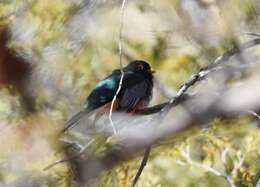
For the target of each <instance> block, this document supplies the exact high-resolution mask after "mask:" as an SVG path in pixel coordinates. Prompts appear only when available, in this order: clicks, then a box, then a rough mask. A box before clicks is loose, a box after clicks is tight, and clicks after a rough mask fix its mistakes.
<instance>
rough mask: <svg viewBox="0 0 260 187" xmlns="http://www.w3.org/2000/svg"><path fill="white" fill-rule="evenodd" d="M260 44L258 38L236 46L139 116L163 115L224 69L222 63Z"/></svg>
mask: <svg viewBox="0 0 260 187" xmlns="http://www.w3.org/2000/svg"><path fill="white" fill-rule="evenodd" d="M259 44H260V38H256V39H253V40H250V41H248V42H245V43H243V44H241V45H240V46H239V47H237V46H235V47H233V48H232V49H230V50H229V51H227V52H225V53H224V54H223V55H222V56H219V57H218V58H217V59H216V60H215V61H214V62H213V63H211V64H209V65H208V66H206V67H204V68H201V69H200V71H199V72H198V73H196V74H195V75H193V76H191V78H190V79H189V80H188V81H187V82H186V83H184V84H183V85H182V86H181V87H180V89H179V91H178V92H177V94H176V95H175V96H174V97H173V98H172V99H170V100H169V101H168V102H166V103H163V104H160V105H156V106H154V107H150V108H146V109H144V110H142V111H139V112H138V114H142V115H149V114H154V113H157V112H160V113H161V114H162V113H164V112H165V114H167V112H168V111H169V110H170V109H171V108H172V107H173V106H175V105H176V104H178V103H179V102H180V101H182V100H183V98H182V97H183V95H184V94H185V93H186V91H187V90H188V89H189V88H190V87H191V86H193V85H195V84H196V83H197V82H199V81H201V80H202V79H204V78H206V77H207V76H208V75H209V74H210V73H212V72H215V71H217V70H219V69H222V67H220V66H219V65H221V64H222V63H224V62H226V61H228V60H229V59H230V58H231V57H232V56H234V55H236V54H237V53H239V52H240V51H241V50H245V49H249V48H252V47H254V46H256V45H259ZM181 98H182V99H181Z"/></svg>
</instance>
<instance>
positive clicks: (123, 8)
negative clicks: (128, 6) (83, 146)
mask: <svg viewBox="0 0 260 187" xmlns="http://www.w3.org/2000/svg"><path fill="white" fill-rule="evenodd" d="M125 2H126V0H123V1H122V4H121V14H120V28H119V41H118V48H119V63H120V71H121V77H120V81H119V85H118V88H117V91H116V94H115V95H114V97H113V100H112V103H111V107H110V110H109V121H110V124H111V126H112V128H113V132H114V134H117V131H116V129H115V125H114V122H113V120H112V114H113V108H114V104H115V101H116V98H117V96H118V94H119V92H120V90H121V88H122V83H123V79H124V70H123V63H122V38H123V26H124V22H123V19H124V10H125Z"/></svg>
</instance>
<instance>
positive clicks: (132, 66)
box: [125, 60, 155, 74]
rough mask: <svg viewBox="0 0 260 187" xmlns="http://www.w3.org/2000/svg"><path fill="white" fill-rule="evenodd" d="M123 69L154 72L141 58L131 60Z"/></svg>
mask: <svg viewBox="0 0 260 187" xmlns="http://www.w3.org/2000/svg"><path fill="white" fill-rule="evenodd" d="M125 69H126V70H127V71H133V72H147V73H151V74H153V73H155V71H154V70H152V69H151V66H150V65H149V64H148V63H147V62H145V61H143V60H134V61H131V62H130V63H129V64H128V65H127V66H126V67H125Z"/></svg>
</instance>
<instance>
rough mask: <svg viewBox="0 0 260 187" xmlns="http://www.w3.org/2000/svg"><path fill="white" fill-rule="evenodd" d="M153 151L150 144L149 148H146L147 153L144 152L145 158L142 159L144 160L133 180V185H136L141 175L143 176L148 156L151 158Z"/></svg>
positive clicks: (132, 186)
mask: <svg viewBox="0 0 260 187" xmlns="http://www.w3.org/2000/svg"><path fill="white" fill-rule="evenodd" d="M150 152H151V146H149V147H148V148H146V150H145V153H144V156H143V159H142V162H141V165H140V167H139V169H138V171H137V173H136V175H135V178H134V180H133V183H132V185H131V187H134V186H135V185H136V183H137V181H138V179H139V177H140V176H141V174H142V172H143V169H144V167H145V166H146V163H147V161H148V158H149V154H150Z"/></svg>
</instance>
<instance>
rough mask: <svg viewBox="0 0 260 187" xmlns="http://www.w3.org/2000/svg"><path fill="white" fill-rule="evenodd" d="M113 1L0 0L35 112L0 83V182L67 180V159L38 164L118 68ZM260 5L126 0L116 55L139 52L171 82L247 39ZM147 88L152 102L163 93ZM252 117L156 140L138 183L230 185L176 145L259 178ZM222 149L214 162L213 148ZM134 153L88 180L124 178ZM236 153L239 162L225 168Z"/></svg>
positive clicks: (240, 182)
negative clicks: (27, 71) (24, 64)
mask: <svg viewBox="0 0 260 187" xmlns="http://www.w3.org/2000/svg"><path fill="white" fill-rule="evenodd" d="M119 7H120V1H116V0H112V1H108V0H107V1H106V0H105V1H102V0H95V1H94V0H89V1H86V0H85V1H84V0H55V1H52V0H14V1H13V0H12V1H11V0H1V2H0V25H3V26H8V28H9V29H10V32H11V34H12V37H11V39H10V41H9V42H8V47H9V48H11V49H14V50H15V51H16V52H17V54H19V55H20V56H22V57H23V58H25V59H27V60H28V62H30V65H31V66H32V67H33V72H32V75H31V76H32V77H31V82H30V83H28V84H30V85H31V87H32V88H31V89H30V90H31V92H32V93H33V95H34V98H35V100H36V107H37V113H36V114H33V117H25V116H24V115H22V114H23V108H22V106H21V104H20V101H19V97H18V95H17V94H16V93H15V92H13V91H12V86H5V87H4V88H2V86H1V90H0V95H1V97H0V119H1V121H0V126H1V136H0V142H1V145H0V153H1V154H0V163H1V164H0V186H12V187H13V186H70V185H71V184H70V181H71V174H70V170H69V165H68V164H64V163H63V164H59V165H57V166H55V167H53V168H51V169H49V170H43V168H44V167H46V166H47V165H49V164H51V163H53V162H55V161H57V160H59V159H62V158H63V157H64V155H63V154H62V151H61V145H59V143H57V142H58V141H57V132H58V131H59V129H60V128H61V127H62V125H63V122H64V121H65V120H66V119H67V118H68V116H70V115H71V113H74V112H75V111H77V109H78V108H80V107H81V105H82V104H83V103H84V100H85V97H86V95H87V94H88V93H89V91H90V89H91V88H93V86H94V85H95V84H96V82H97V81H98V80H100V79H102V78H104V76H106V74H107V73H108V72H110V71H111V70H113V69H115V68H118V67H119V64H118V62H119V55H118V32H119V25H120V8H119ZM259 13H260V3H259V0H197V1H195V0H182V1H181V0H163V1H156V0H148V1H137V0H136V1H131V2H130V1H129V2H127V5H126V9H125V17H124V22H123V24H124V25H123V26H124V27H123V52H124V54H123V59H124V64H126V63H127V62H128V61H129V60H132V59H144V60H146V61H148V62H150V63H151V64H152V66H153V68H154V69H156V71H157V77H158V78H159V79H160V80H161V81H162V82H164V83H165V84H166V85H167V86H169V87H171V88H175V89H178V87H179V86H180V85H181V84H183V83H184V82H185V81H186V80H187V79H188V78H189V77H190V76H191V75H192V74H193V73H194V72H197V71H198V70H199V69H200V68H201V67H203V66H205V65H206V64H208V63H210V62H212V61H213V60H214V59H215V58H216V57H218V56H219V55H221V54H222V53H223V52H224V51H225V50H227V49H229V48H231V47H232V46H234V45H239V43H241V42H243V41H245V40H246V39H248V38H247V37H246V36H245V35H243V33H245V32H257V31H259V25H260V24H259V23H260V20H259V17H260V14H259ZM259 54H260V53H259V49H258V50H257V49H256V50H254V51H253V53H252V56H253V57H252V58H250V59H259V56H260V55H259ZM256 61H257V60H256ZM258 70H259V68H258ZM255 71H256V70H255ZM0 82H1V81H0ZM154 92H155V94H154V99H153V101H152V103H159V102H161V101H162V100H165V98H164V97H163V96H162V95H160V94H159V92H158V90H155V91H154ZM173 117H174V116H173ZM258 124H259V121H257V120H255V119H254V118H251V117H248V118H240V119H234V120H225V121H224V120H218V119H216V120H215V121H214V122H212V124H211V125H210V126H209V127H206V128H204V129H192V130H189V131H188V132H184V133H183V134H180V135H178V136H175V137H171V138H169V139H167V140H165V141H163V142H160V143H159V145H158V146H155V148H154V149H153V150H152V155H151V157H150V159H149V163H148V165H147V167H146V168H145V170H144V172H143V174H142V176H141V179H140V180H139V182H138V186H147V187H148V186H156V187H167V186H176V187H195V186H196V187H206V186H215V187H217V186H221V187H224V186H230V185H229V184H228V183H227V180H226V179H225V177H223V176H217V175H215V174H214V173H212V172H209V171H206V170H205V169H203V168H201V167H197V166H198V165H196V164H195V165H194V164H190V163H188V162H187V160H185V156H183V154H182V153H183V150H185V149H186V148H187V146H188V147H189V148H190V149H191V152H190V158H191V159H192V161H194V162H195V163H199V164H200V166H201V165H206V166H209V167H212V168H214V169H216V170H217V171H219V172H221V173H223V175H226V174H227V175H230V176H231V178H232V180H233V181H234V182H235V184H236V185H237V186H250V187H251V186H252V187H253V186H256V184H257V183H258V185H259V176H260V171H259V166H260V160H259V158H260V157H259V156H260V152H259V149H258V145H259V143H260V138H259V133H260V130H259V127H258ZM80 136H82V135H80ZM78 139H79V138H78ZM98 140H100V142H99V143H97V144H95V145H94V148H95V149H96V150H98V151H100V152H102V151H103V149H104V148H102V146H103V145H104V139H103V138H100V137H99V138H98ZM81 141H82V140H81ZM83 141H84V139H83ZM94 148H93V149H94ZM226 149H227V150H228V151H227V153H226V162H225V163H223V160H221V156H220V155H221V154H222V153H223V151H225V150H226ZM141 156H142V155H141V154H140V156H139V157H138V158H136V159H133V160H131V161H129V162H127V163H123V164H121V165H120V166H118V167H116V168H114V169H112V170H111V171H107V172H105V173H103V174H102V176H101V178H98V179H97V180H94V181H93V182H92V183H91V186H129V184H130V183H131V181H132V179H133V177H134V175H135V172H136V171H137V169H138V167H139V164H140V163H139V162H140V160H141ZM241 157H242V158H243V162H242V163H241V165H240V166H239V168H237V169H235V170H233V169H234V167H235V165H236V164H237V160H238V159H239V158H241ZM232 171H234V172H233V173H232Z"/></svg>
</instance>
